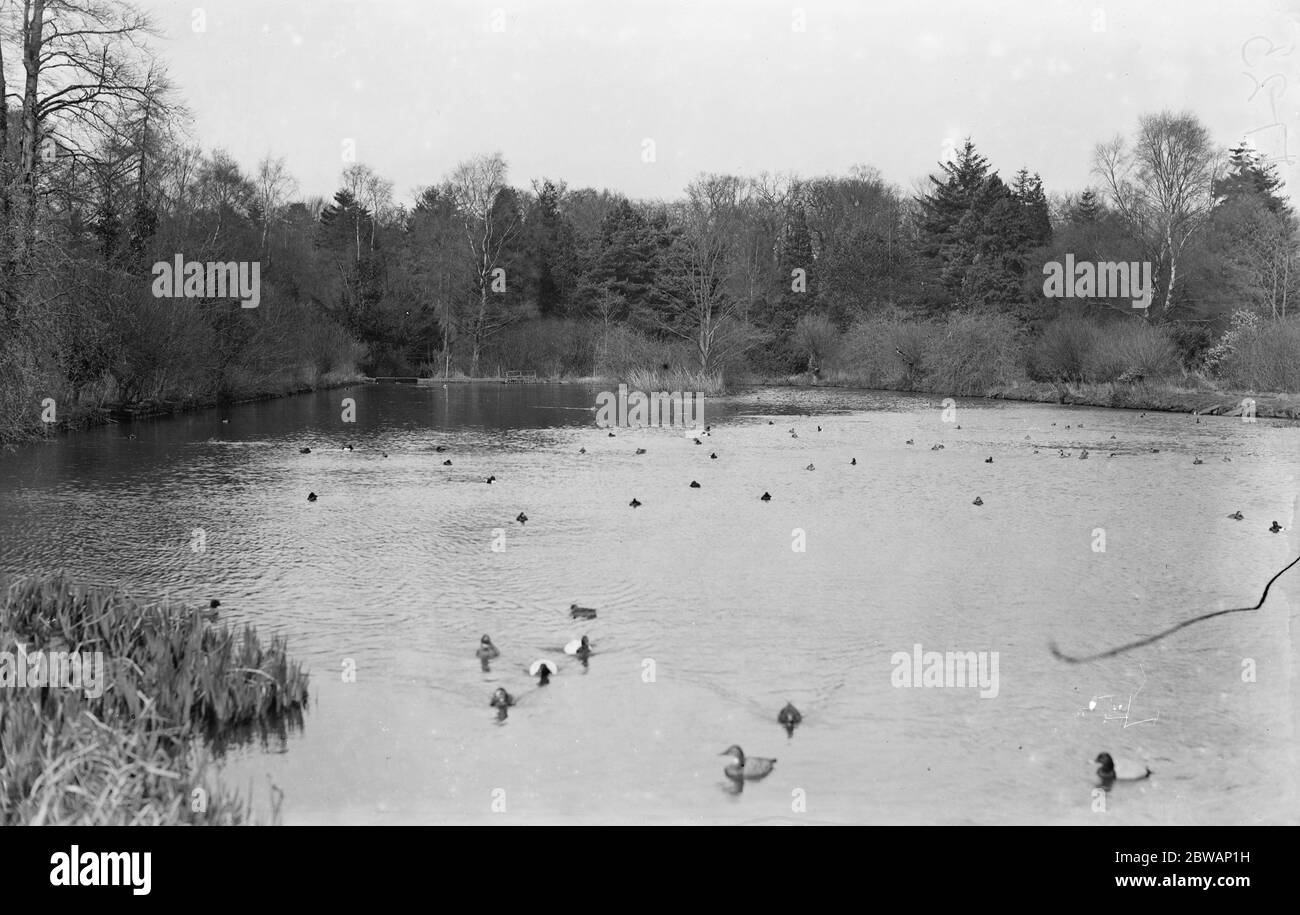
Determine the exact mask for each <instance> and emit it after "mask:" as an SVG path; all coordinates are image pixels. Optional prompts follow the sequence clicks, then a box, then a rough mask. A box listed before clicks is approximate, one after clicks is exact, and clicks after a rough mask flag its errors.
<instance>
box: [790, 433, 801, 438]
mask: <svg viewBox="0 0 1300 915" xmlns="http://www.w3.org/2000/svg"><path fill="white" fill-rule="evenodd" d="M790 437H791V438H798V437H799V433H798V432H791V433H790Z"/></svg>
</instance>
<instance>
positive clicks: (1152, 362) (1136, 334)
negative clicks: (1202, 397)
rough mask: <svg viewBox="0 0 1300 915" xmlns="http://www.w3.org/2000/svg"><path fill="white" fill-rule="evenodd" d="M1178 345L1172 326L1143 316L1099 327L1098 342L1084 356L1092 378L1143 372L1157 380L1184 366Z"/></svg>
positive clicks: (1085, 371) (1110, 378)
mask: <svg viewBox="0 0 1300 915" xmlns="http://www.w3.org/2000/svg"><path fill="white" fill-rule="evenodd" d="M1181 367H1182V366H1181V362H1180V360H1179V358H1178V347H1177V346H1176V345H1175V344H1174V341H1173V337H1172V335H1171V334H1170V333H1169V331H1168V329H1167V328H1165V327H1161V326H1153V325H1151V324H1148V323H1146V321H1144V320H1142V319H1140V318H1134V319H1130V320H1127V321H1116V322H1112V323H1110V324H1107V325H1105V326H1103V327H1101V328H1099V332H1098V336H1097V339H1096V342H1095V343H1094V344H1093V347H1092V349H1091V350H1090V351H1089V352H1088V353H1087V354H1086V356H1085V357H1084V365H1083V374H1084V377H1085V378H1086V379H1087V380H1088V381H1092V382H1105V381H1116V380H1118V379H1120V378H1121V377H1124V376H1127V377H1130V378H1131V377H1134V376H1142V377H1143V378H1144V380H1146V381H1155V380H1158V379H1162V378H1167V377H1169V376H1170V375H1176V374H1178V373H1179V370H1180V369H1181Z"/></svg>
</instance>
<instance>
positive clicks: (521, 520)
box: [515, 512, 528, 524]
mask: <svg viewBox="0 0 1300 915" xmlns="http://www.w3.org/2000/svg"><path fill="white" fill-rule="evenodd" d="M515 520H516V521H518V522H519V523H520V524H525V523H527V521H528V516H527V515H525V514H524V513H523V512H520V513H519V514H517V515H515Z"/></svg>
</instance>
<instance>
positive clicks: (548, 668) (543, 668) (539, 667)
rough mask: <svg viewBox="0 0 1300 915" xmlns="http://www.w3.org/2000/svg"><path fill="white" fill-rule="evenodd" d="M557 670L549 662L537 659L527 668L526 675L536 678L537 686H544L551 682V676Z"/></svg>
mask: <svg viewBox="0 0 1300 915" xmlns="http://www.w3.org/2000/svg"><path fill="white" fill-rule="evenodd" d="M558 670H559V668H557V667H556V666H555V665H554V664H552V663H551V662H550V661H546V660H543V659H541V658H538V659H537V660H536V661H534V662H533V663H532V664H531V665H530V666H529V668H528V675H529V676H530V677H536V678H537V685H538V686H546V685H547V684H548V683H550V682H551V675H552V674H554V673H556V672H557V671H558Z"/></svg>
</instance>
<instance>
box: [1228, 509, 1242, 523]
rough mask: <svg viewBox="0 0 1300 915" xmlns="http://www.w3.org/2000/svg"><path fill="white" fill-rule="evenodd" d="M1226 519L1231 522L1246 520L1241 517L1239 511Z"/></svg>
mask: <svg viewBox="0 0 1300 915" xmlns="http://www.w3.org/2000/svg"><path fill="white" fill-rule="evenodd" d="M1228 517H1229V518H1231V519H1232V520H1233V521H1243V520H1245V518H1246V516H1245V515H1243V514H1242V513H1241V512H1240V511H1235V512H1233V513H1232V514H1231V515H1229V516H1228Z"/></svg>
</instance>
